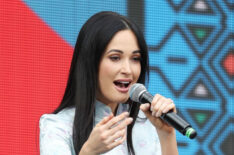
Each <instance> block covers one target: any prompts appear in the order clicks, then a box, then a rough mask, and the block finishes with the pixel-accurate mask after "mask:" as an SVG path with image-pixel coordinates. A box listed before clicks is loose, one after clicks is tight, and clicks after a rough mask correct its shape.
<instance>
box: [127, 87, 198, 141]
mask: <svg viewBox="0 0 234 155" xmlns="http://www.w3.org/2000/svg"><path fill="white" fill-rule="evenodd" d="M129 96H130V98H131V100H132V101H135V102H138V103H151V102H152V101H153V96H152V95H151V94H150V93H149V92H148V91H147V90H146V88H145V86H144V85H143V84H139V83H135V84H133V85H132V86H131V87H130V90H129ZM160 118H161V119H162V120H164V121H165V122H167V123H168V124H169V125H171V126H172V127H174V128H175V129H177V130H178V131H179V132H180V133H182V134H183V135H185V136H187V137H189V138H190V139H193V138H195V137H196V136H197V132H196V131H195V130H194V129H193V128H192V126H191V125H190V124H188V123H187V122H186V121H185V120H183V119H182V118H181V117H180V116H178V115H177V114H176V113H174V112H172V111H169V112H167V113H165V114H162V115H161V116H160Z"/></svg>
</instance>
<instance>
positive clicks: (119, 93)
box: [97, 30, 141, 110]
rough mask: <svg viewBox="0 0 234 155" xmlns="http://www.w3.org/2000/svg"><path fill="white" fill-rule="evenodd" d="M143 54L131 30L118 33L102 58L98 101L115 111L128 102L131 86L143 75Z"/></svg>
mask: <svg viewBox="0 0 234 155" xmlns="http://www.w3.org/2000/svg"><path fill="white" fill-rule="evenodd" d="M140 59H141V54H140V49H139V47H138V44H137V39H136V37H135V35H134V33H133V32H132V31H131V30H122V31H119V32H117V33H116V34H115V35H114V37H113V38H112V40H111V41H110V42H109V44H108V45H107V48H106V50H105V52H104V54H103V56H102V58H101V61H100V66H99V75H98V80H99V81H98V82H99V83H98V84H99V85H98V91H97V99H98V100H99V101H101V102H102V103H104V104H106V105H108V106H110V107H111V108H112V110H113V108H114V107H116V106H117V103H123V102H125V101H127V100H128V98H129V94H128V90H129V88H130V86H131V85H132V84H134V83H136V82H137V80H138V78H139V76H140V73H141V63H140Z"/></svg>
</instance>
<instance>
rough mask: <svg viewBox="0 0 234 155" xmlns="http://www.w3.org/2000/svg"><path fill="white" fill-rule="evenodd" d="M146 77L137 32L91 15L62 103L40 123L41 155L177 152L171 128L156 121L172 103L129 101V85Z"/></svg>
mask: <svg viewBox="0 0 234 155" xmlns="http://www.w3.org/2000/svg"><path fill="white" fill-rule="evenodd" d="M146 75H148V53H147V45H146V43H145V40H144V37H143V34H142V32H141V31H140V29H139V28H138V27H137V26H136V25H135V24H134V23H133V22H130V21H129V20H128V19H127V18H126V17H123V16H121V15H119V14H117V13H114V12H100V13H97V14H95V15H94V16H92V17H91V18H90V19H89V20H88V21H87V22H86V23H85V24H84V26H83V27H82V29H81V31H80V33H79V36H78V38H77V42H76V45H75V49H74V55H73V59H72V62H71V68H70V73H69V79H68V82H67V87H66V90H65V94H64V97H63V99H62V102H61V104H60V105H59V107H58V108H57V109H56V110H55V111H54V113H53V114H45V115H43V116H42V117H41V119H40V152H41V154H43V155H44V154H57V155H58V154H72V155H75V154H79V155H86V154H87V155H97V154H110V155H114V154H119V155H120V154H161V153H162V154H170V155H172V154H178V151H177V144H176V137H175V131H174V129H173V128H172V127H170V126H168V125H167V124H166V123H164V122H163V121H161V120H160V119H159V116H160V115H161V114H162V113H166V112H168V111H169V110H173V111H174V112H175V111H176V110H175V105H174V104H173V101H172V100H170V99H167V98H165V97H163V96H161V95H155V97H154V100H153V102H152V104H151V105H149V104H144V105H140V104H138V103H135V102H133V101H131V100H130V99H129V94H128V90H129V88H130V86H131V85H133V84H134V83H143V84H144V82H145V76H146ZM139 108H140V109H141V110H139ZM147 118H148V119H147Z"/></svg>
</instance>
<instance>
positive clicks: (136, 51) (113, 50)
mask: <svg viewBox="0 0 234 155" xmlns="http://www.w3.org/2000/svg"><path fill="white" fill-rule="evenodd" d="M110 52H118V53H122V54H123V51H121V50H117V49H112V50H110V51H108V52H107V53H110ZM132 53H133V54H135V53H141V50H135V51H133V52H132Z"/></svg>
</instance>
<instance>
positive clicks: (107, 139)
mask: <svg viewBox="0 0 234 155" xmlns="http://www.w3.org/2000/svg"><path fill="white" fill-rule="evenodd" d="M128 116H129V113H128V112H124V113H122V114H120V115H118V116H116V117H114V116H113V114H111V115H109V116H107V117H105V118H103V119H102V121H101V122H99V123H98V124H97V125H96V126H95V127H94V128H93V130H92V132H91V134H90V136H89V138H88V140H87V141H86V142H85V144H84V145H83V147H82V149H81V152H82V153H80V154H89V155H91V154H93V155H96V154H100V153H105V152H107V151H109V150H111V149H113V148H114V147H116V146H118V145H120V144H122V143H123V142H124V140H125V139H126V127H127V126H128V125H129V124H130V123H131V122H132V118H129V117H128ZM84 152H85V153H84Z"/></svg>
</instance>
